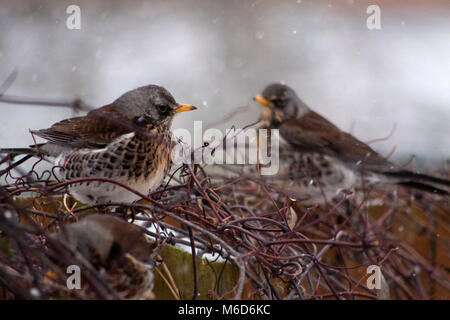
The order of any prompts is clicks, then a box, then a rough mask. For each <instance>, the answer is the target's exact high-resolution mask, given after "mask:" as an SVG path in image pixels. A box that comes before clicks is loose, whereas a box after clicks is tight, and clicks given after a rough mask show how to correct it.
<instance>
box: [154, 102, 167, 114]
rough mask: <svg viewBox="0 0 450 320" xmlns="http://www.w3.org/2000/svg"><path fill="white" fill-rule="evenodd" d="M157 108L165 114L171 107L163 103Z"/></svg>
mask: <svg viewBox="0 0 450 320" xmlns="http://www.w3.org/2000/svg"><path fill="white" fill-rule="evenodd" d="M156 108H157V109H158V111H159V113H161V114H165V113H167V111H168V110H169V107H168V106H166V105H163V104H161V105H157V106H156Z"/></svg>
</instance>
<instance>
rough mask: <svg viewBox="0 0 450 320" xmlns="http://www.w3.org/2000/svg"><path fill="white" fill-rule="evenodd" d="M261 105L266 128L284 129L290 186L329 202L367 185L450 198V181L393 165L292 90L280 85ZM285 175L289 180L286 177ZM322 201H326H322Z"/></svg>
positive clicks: (283, 163)
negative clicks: (339, 193) (341, 193)
mask: <svg viewBox="0 0 450 320" xmlns="http://www.w3.org/2000/svg"><path fill="white" fill-rule="evenodd" d="M254 100H255V101H257V102H258V103H260V104H261V107H262V116H261V121H262V123H263V125H264V127H266V128H271V129H279V132H280V136H281V138H282V140H283V141H282V143H284V145H283V144H282V145H281V146H280V168H281V172H280V174H279V176H278V177H272V178H273V179H277V178H278V179H284V180H286V182H287V183H286V184H285V187H287V188H288V189H290V190H291V191H293V192H295V193H296V194H297V195H300V196H301V195H303V196H305V195H306V196H307V197H309V198H310V200H311V201H310V202H313V203H314V202H323V196H324V195H325V196H326V197H327V198H328V199H329V198H332V197H334V196H335V195H336V192H337V191H339V190H340V189H348V188H350V187H352V186H355V185H356V186H361V185H362V184H363V181H362V178H361V176H363V177H364V182H365V183H366V184H367V185H370V184H378V183H393V184H400V185H404V186H407V187H411V188H415V189H420V190H423V191H427V192H432V193H438V194H444V195H447V196H448V195H449V192H448V191H447V189H448V188H449V187H450V181H449V180H446V179H442V178H438V177H433V176H429V175H425V174H419V173H414V172H412V171H409V170H406V169H404V168H402V167H400V166H398V165H396V164H394V163H392V162H389V161H388V160H386V159H385V158H384V157H382V156H381V155H379V154H378V153H377V152H376V151H374V150H373V149H372V148H370V147H369V146H368V145H367V144H365V143H364V142H362V141H360V140H358V139H357V138H355V137H354V136H352V135H351V134H349V133H347V132H344V131H342V130H340V129H339V128H338V127H336V126H335V125H334V124H332V123H331V122H330V121H328V120H327V119H325V118H324V117H322V116H321V115H319V114H318V113H316V112H314V111H313V110H311V109H310V108H309V107H308V106H307V105H306V104H305V103H304V102H303V101H302V100H301V99H300V98H299V97H298V96H297V94H296V93H295V91H294V90H293V89H291V88H290V87H288V86H286V85H283V84H279V83H274V84H271V85H269V86H267V87H266V88H265V89H264V91H263V92H262V94H261V95H257V96H255V97H254ZM281 176H283V177H281ZM320 199H322V201H320Z"/></svg>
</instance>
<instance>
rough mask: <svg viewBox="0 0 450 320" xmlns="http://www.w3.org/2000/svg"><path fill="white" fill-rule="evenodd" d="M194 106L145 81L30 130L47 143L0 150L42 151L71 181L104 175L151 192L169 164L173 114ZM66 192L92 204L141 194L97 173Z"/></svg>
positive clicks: (126, 200) (125, 200)
mask: <svg viewBox="0 0 450 320" xmlns="http://www.w3.org/2000/svg"><path fill="white" fill-rule="evenodd" d="M195 109H196V107H194V106H192V105H188V104H180V103H177V102H176V101H175V99H174V98H173V96H172V95H171V94H170V92H169V91H167V90H166V89H165V88H163V87H161V86H157V85H147V86H142V87H139V88H137V89H134V90H131V91H128V92H126V93H125V94H123V95H122V96H120V97H119V98H118V99H116V100H115V101H114V102H112V103H111V104H108V105H105V106H103V107H100V108H98V109H94V110H91V111H90V112H88V113H87V114H86V115H85V116H80V117H74V118H69V119H65V120H62V121H59V122H57V123H55V124H53V125H52V126H51V127H50V128H47V129H41V130H32V131H31V133H32V134H33V135H36V136H38V137H41V138H43V139H45V140H47V142H45V143H42V144H36V145H32V146H30V147H29V148H12V149H11V148H5V149H0V153H8V154H9V155H10V156H15V155H17V154H27V155H33V156H39V157H43V158H44V159H46V160H49V161H52V162H53V163H54V165H55V166H57V167H58V168H60V173H61V175H62V176H63V177H64V179H65V181H68V182H70V181H72V180H75V179H81V178H106V179H111V180H114V181H116V182H118V183H120V184H123V185H125V186H127V187H129V188H132V189H133V190H136V191H138V192H139V193H141V194H145V195H147V194H148V193H149V192H151V191H153V190H155V189H157V188H158V187H159V186H160V185H161V183H162V182H163V180H164V178H165V177H166V175H167V174H168V172H169V170H170V167H171V164H172V159H171V156H172V150H173V146H174V142H173V140H172V132H171V130H170V127H171V124H172V120H173V117H174V115H175V114H178V113H181V112H185V111H191V110H195ZM68 193H69V194H70V195H72V196H73V197H74V198H75V199H77V200H79V201H80V202H82V203H85V204H88V205H94V204H103V203H111V202H122V203H131V202H134V201H136V200H138V199H140V196H139V195H138V194H136V193H133V192H131V191H129V190H127V189H126V188H123V187H122V186H120V185H119V184H115V183H111V182H107V181H104V180H103V181H93V179H89V181H80V182H74V183H69V184H68Z"/></svg>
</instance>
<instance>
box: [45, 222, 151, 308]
mask: <svg viewBox="0 0 450 320" xmlns="http://www.w3.org/2000/svg"><path fill="white" fill-rule="evenodd" d="M51 238H52V239H53V240H54V241H58V242H62V243H64V244H65V245H68V246H69V247H71V248H72V250H74V251H76V252H78V253H80V254H81V255H82V256H83V257H84V258H85V259H86V260H87V261H89V262H90V263H91V264H92V266H93V267H94V268H95V269H96V270H98V271H99V274H100V275H101V276H103V277H104V278H105V279H106V281H107V283H108V284H109V285H111V287H112V288H114V289H115V290H116V291H117V293H118V294H119V295H120V297H122V298H125V299H152V298H154V294H153V292H152V291H153V286H154V274H153V267H154V265H155V261H154V259H153V256H154V251H155V250H154V249H155V248H156V244H155V243H154V242H153V241H151V240H149V239H148V238H147V237H146V235H145V233H144V231H143V229H142V228H140V227H139V226H137V225H135V224H133V223H129V222H127V221H125V220H123V219H120V218H118V217H114V216H110V215H104V214H92V215H90V216H87V217H85V218H82V219H80V220H79V221H77V222H75V223H70V224H67V225H64V226H62V227H61V228H60V229H59V230H58V231H57V232H55V233H53V234H51ZM49 245H55V243H54V242H50V243H49ZM52 248H53V247H52ZM53 249H57V248H53ZM50 253H53V255H51V257H52V258H53V259H54V260H55V261H56V262H57V263H58V264H62V265H63V267H65V268H67V263H69V262H70V259H71V258H72V257H71V256H69V257H66V259H69V260H65V259H64V258H63V257H65V256H63V257H61V253H60V252H58V251H50ZM70 263H72V262H70ZM74 263H76V261H74ZM83 271H84V270H82V272H81V274H83ZM50 274H51V273H50ZM85 284H87V285H85ZM80 289H82V290H83V291H93V289H92V288H89V285H88V282H87V281H82V282H81V288H80Z"/></svg>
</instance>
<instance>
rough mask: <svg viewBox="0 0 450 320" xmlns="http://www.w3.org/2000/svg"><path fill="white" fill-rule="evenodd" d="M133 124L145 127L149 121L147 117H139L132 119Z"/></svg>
mask: <svg viewBox="0 0 450 320" xmlns="http://www.w3.org/2000/svg"><path fill="white" fill-rule="evenodd" d="M133 122H134V123H135V124H136V125H137V126H139V127H143V126H145V125H146V124H149V122H150V121H149V119H148V118H147V117H144V116H140V117H136V118H134V119H133Z"/></svg>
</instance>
